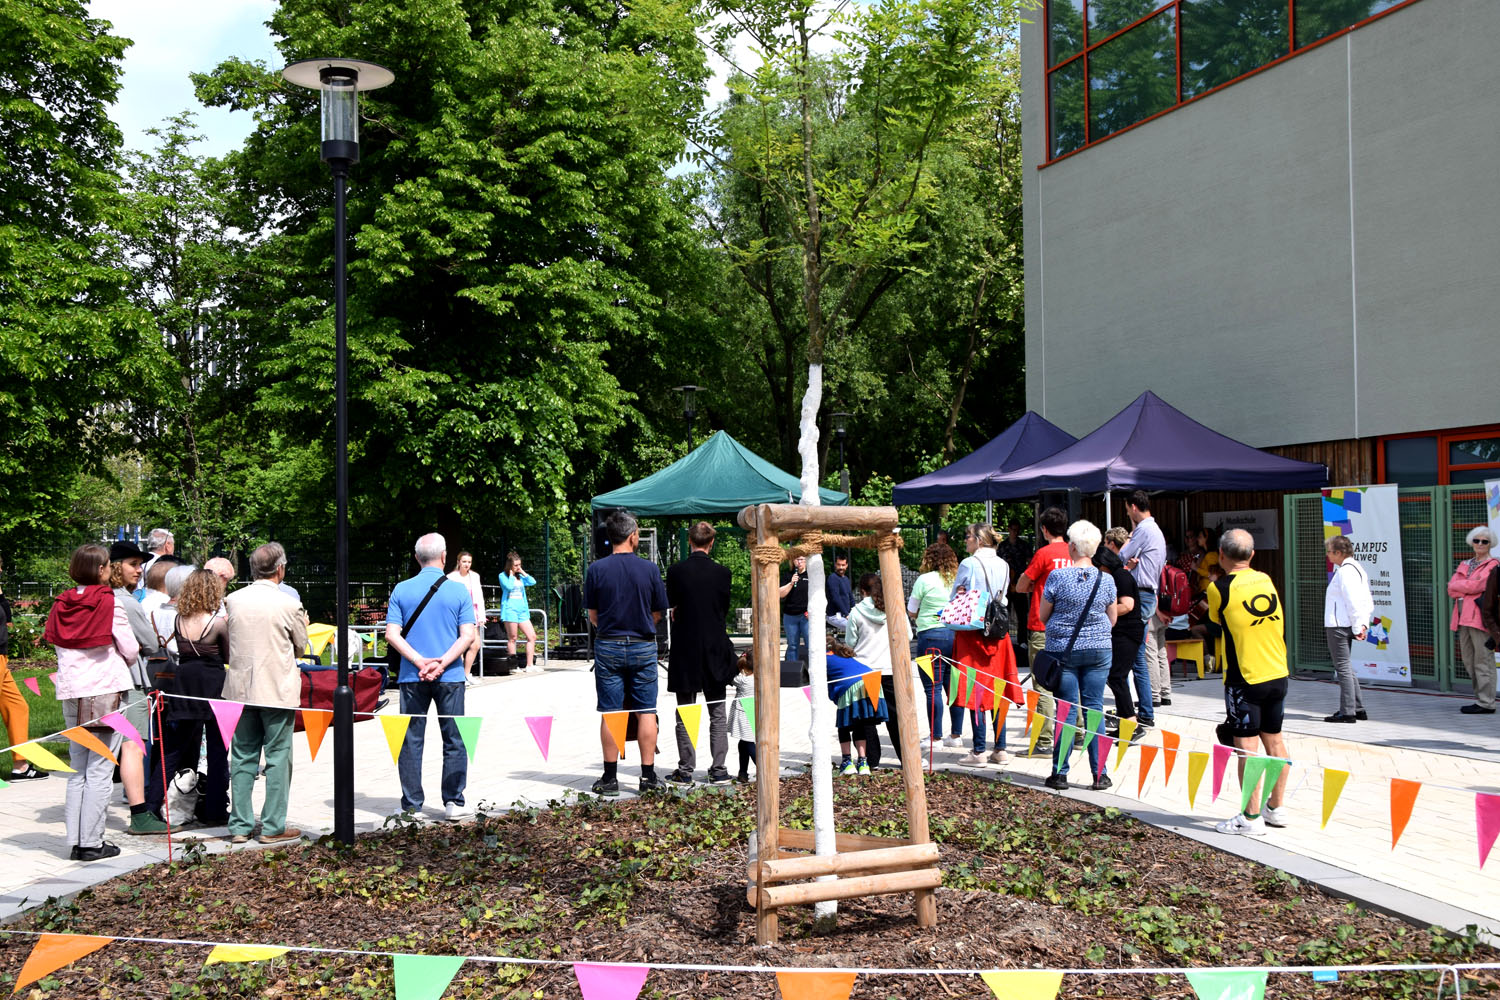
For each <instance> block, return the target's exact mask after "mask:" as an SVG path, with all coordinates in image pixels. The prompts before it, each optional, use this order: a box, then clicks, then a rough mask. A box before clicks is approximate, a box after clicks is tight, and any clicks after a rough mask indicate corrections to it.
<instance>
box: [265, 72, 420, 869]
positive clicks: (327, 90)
mask: <svg viewBox="0 0 1500 1000" xmlns="http://www.w3.org/2000/svg"><path fill="white" fill-rule="evenodd" d="M281 75H282V78H283V79H285V80H286V81H287V82H288V83H294V84H296V85H297V86H299V87H306V88H308V89H309V90H316V91H318V92H319V93H320V94H321V95H322V101H323V147H322V156H323V161H324V162H325V163H327V164H328V168H329V170H331V171H332V173H333V206H334V214H333V301H334V306H333V327H334V438H335V445H334V448H335V452H336V455H335V459H334V496H335V498H336V499H335V502H336V504H337V507H338V523H337V527H336V529H335V534H334V543H333V545H334V574H335V581H334V583H335V598H334V599H335V602H336V604H337V607H338V611H337V612H336V613H335V618H334V634H335V636H336V639H337V649H338V654H337V657H338V667H339V677H338V687H337V688H335V689H334V692H333V835H334V836H335V837H336V838H338V839H339V840H340V841H342V842H343V843H345V844H348V845H351V846H352V845H353V844H354V692H353V690H351V689H350V687H349V629H348V622H347V619H348V616H349V394H348V384H349V360H348V340H347V333H346V329H345V327H346V322H347V319H348V317H347V309H346V296H347V292H346V288H345V278H346V272H347V270H348V263H349V262H348V248H347V245H346V244H347V242H348V234H347V233H346V232H345V229H346V225H345V219H344V187H345V184H346V183H347V181H348V179H349V168H350V167H351V166H353V165H354V164H356V163H358V162H359V92H360V91H361V90H378V89H379V88H381V87H384V86H387V85H389V84H390V83H391V82H392V81H393V80H395V78H396V77H395V75H394V74H393V73H392V72H391V71H390V70H388V69H386V68H385V67H384V66H377V65H375V64H374V63H368V62H360V61H359V60H356V59H304V60H303V61H301V62H296V63H292V65H290V66H288V67H287V68H286V69H284V70H282V71H281Z"/></svg>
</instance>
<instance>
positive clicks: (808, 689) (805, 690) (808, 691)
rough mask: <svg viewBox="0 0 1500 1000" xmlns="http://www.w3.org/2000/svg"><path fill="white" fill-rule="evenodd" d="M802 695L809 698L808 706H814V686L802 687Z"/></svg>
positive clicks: (805, 685)
mask: <svg viewBox="0 0 1500 1000" xmlns="http://www.w3.org/2000/svg"><path fill="white" fill-rule="evenodd" d="M802 694H803V695H804V696H805V697H806V698H807V701H808V704H812V685H811V684H804V685H802Z"/></svg>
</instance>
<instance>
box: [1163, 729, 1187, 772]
mask: <svg viewBox="0 0 1500 1000" xmlns="http://www.w3.org/2000/svg"><path fill="white" fill-rule="evenodd" d="M1181 745H1182V737H1181V736H1178V735H1177V734H1176V733H1169V732H1167V731H1166V730H1165V729H1163V730H1162V731H1161V748H1162V751H1161V755H1162V760H1164V761H1165V762H1166V765H1167V776H1166V778H1164V779H1163V781H1164V783H1166V784H1171V783H1172V765H1173V764H1175V763H1177V748H1178V747H1179V746H1181Z"/></svg>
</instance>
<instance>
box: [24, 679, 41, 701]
mask: <svg viewBox="0 0 1500 1000" xmlns="http://www.w3.org/2000/svg"><path fill="white" fill-rule="evenodd" d="M21 683H23V684H25V685H26V686H27V687H29V688H31V693H32V694H34V695H36V696H37V697H38V698H40V697H41V696H42V686H41V685H40V684H38V683H37V681H36V678H35V677H23V678H21Z"/></svg>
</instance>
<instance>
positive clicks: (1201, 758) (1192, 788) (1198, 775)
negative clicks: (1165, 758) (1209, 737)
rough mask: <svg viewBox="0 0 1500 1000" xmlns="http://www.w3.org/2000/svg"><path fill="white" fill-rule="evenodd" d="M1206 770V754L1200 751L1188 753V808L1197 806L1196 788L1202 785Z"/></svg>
mask: <svg viewBox="0 0 1500 1000" xmlns="http://www.w3.org/2000/svg"><path fill="white" fill-rule="evenodd" d="M1207 770H1208V754H1207V753H1205V752H1204V751H1202V750H1189V751H1188V808H1189V809H1192V808H1193V807H1194V806H1196V805H1197V804H1198V786H1199V785H1201V784H1202V783H1203V772H1204V771H1207Z"/></svg>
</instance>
